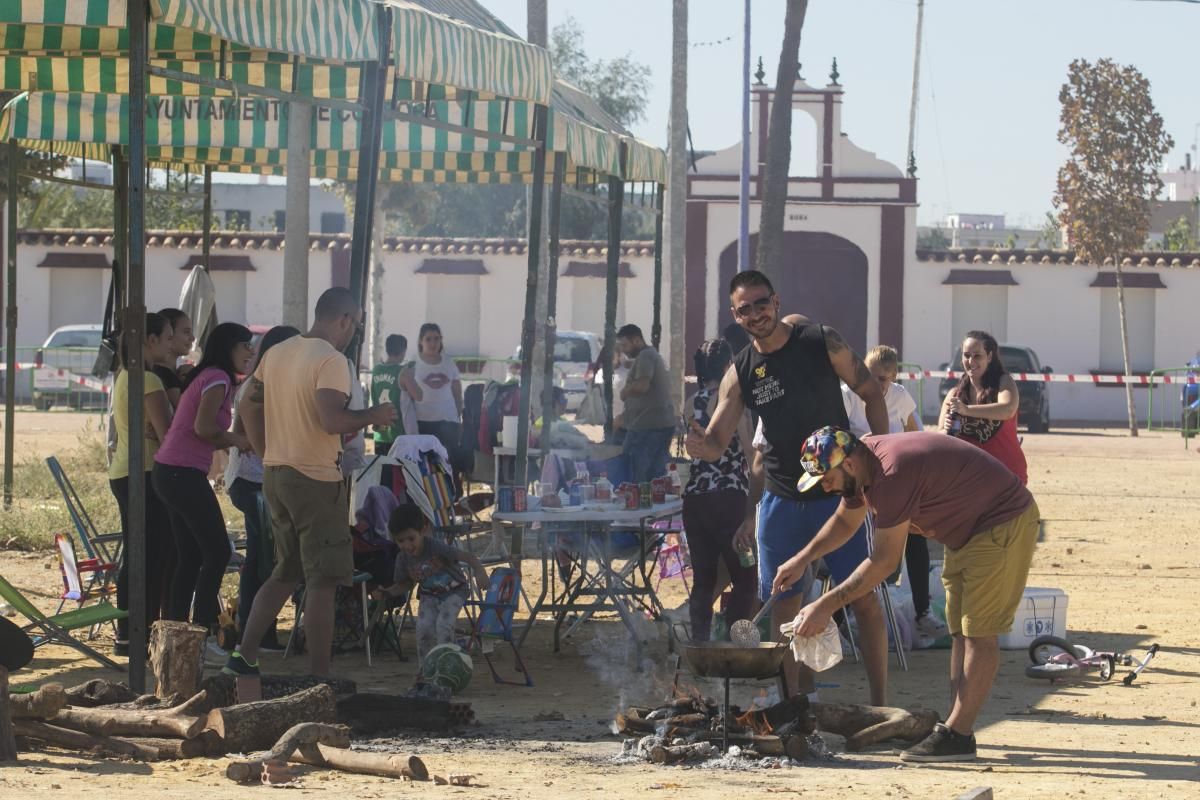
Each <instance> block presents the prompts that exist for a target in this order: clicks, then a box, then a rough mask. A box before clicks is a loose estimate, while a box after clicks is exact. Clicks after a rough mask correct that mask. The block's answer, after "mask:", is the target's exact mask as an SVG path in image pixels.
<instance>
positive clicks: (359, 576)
mask: <svg viewBox="0 0 1200 800" xmlns="http://www.w3.org/2000/svg"><path fill="white" fill-rule="evenodd" d="M370 581H371V573H369V572H355V573H354V578H353V582H354V585H355V586H357V587H359V590H360V592H361V603H362V627H361V629H360V631H361V632H359V631H358V630H355V629H356V628H358V626H359V620H358V619H357V615H352V614H349V613H347V612H346V610H345V608H344V606H343V604H342V598H341V597H340V595H341V592H342V590H343V589H344V588H345V587H338V591H337V593H336V594H335V596H334V614H335V618H334V625H335V628H334V637H335V638H334V641H333V647H334V649H335V651H336V650H345V649H347V644H348V643H349V644H356V643H358V642H362V644H363V646H364V647H365V648H366V650H367V666H368V667H370V666H372V664H371V637H370V635H369V633H370V630H371V619H370V614H369V611H370V607H369V606H368V601H369V598H368V595H367V584H368V583H369V582H370ZM307 599H308V587H307V586H305V587H304V588H303V589H302V590H301V591H300V603H299V605H298V606H297V610H296V621H295V623H293V625H292V632H291V633H290V634H288V640H287V645H286V646H285V647H284V648H283V657H284V658H285V659H286V658H287V657H288V656H290V655H291V654H292V650H293V649H295V647H296V645H297V642H296V631H297V630H298V629H299V628H300V625H301V620H302V619H303V618H304V603H305V602H306V601H307ZM339 622H340V623H342V625H343V626H344V627H345V628H346V629H348V630H350V631H351V633H350V634H347V635H344V636H342V638H340V639H338V638H336V637H337V628H336V625H337V623H339ZM351 636H353V637H355V638H354V641H351V638H350V637H351Z"/></svg>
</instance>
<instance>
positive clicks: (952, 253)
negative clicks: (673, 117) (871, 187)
mask: <svg viewBox="0 0 1200 800" xmlns="http://www.w3.org/2000/svg"><path fill="white" fill-rule="evenodd" d="M651 252H652V253H653V251H651ZM917 260H918V261H922V262H926V263H934V264H944V263H966V264H981V265H994V266H1007V265H1009V264H1073V265H1076V266H1081V267H1091V268H1093V269H1095V268H1097V267H1109V268H1111V267H1112V266H1113V262H1112V259H1111V258H1108V259H1105V260H1104V264H1102V265H1097V264H1093V263H1091V262H1089V261H1086V260H1084V259H1082V258H1080V257H1079V256H1078V255H1076V254H1075V253H1074V252H1072V251H1070V250H1026V249H1022V248H1016V249H1009V248H991V247H964V248H958V249H954V250H928V249H925V248H917ZM1121 266H1122V267H1124V268H1127V269H1130V270H1133V271H1136V270H1138V269H1140V268H1145V267H1157V268H1162V267H1172V268H1175V269H1194V268H1200V253H1163V252H1162V251H1146V252H1135V253H1128V254H1126V255H1124V256H1122V257H1121Z"/></svg>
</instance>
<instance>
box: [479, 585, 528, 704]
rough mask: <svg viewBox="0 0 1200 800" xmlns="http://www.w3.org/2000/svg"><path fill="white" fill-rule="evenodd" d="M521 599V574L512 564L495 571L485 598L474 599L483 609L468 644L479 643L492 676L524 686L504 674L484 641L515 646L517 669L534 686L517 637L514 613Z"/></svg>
mask: <svg viewBox="0 0 1200 800" xmlns="http://www.w3.org/2000/svg"><path fill="white" fill-rule="evenodd" d="M520 600H521V573H520V572H518V571H517V570H515V569H513V568H512V567H498V568H496V569H495V570H493V571H492V577H491V581H490V582H489V584H488V590H487V595H486V596H485V597H484V598H483V600H479V601H472V603H471V605H473V606H475V607H476V608H478V609H479V617H478V618H477V619H476V620H475V626H474V630H473V631H472V633H471V641H470V642H469V643H468V645H467V650H468V652H469V651H470V650H471V649H472V648H474V646H475V645H476V643H478V644H479V651H480V653H481V654H482V655H483V660H484V661H486V662H487V665H488V669H490V670H491V671H492V679H493V680H494V681H495V682H496V683H507V684H511V685H513V686H520V685H521V681H510V680H505V679H504V678H502V677H500V673H499V672H498V671H497V670H496V665H495V664H493V663H492V655H491V651H490V649H489V648H488V647H486V646H485V644H484V641H483V640H484V639H485V638H486V639H499V640H500V641H504V642H508V646H509V647H511V648H512V651H513V660H514V661H515V662H516V668H517V671H518V672H520V673H522V674H523V675H524V676H525V681H524V685H525V686H533V677H532V676H530V674H529V669H528V668H527V667H526V666H525V661H524V660H523V659H522V658H521V651H520V649H519V648H518V647H517V642H516V641H515V640H514V639H513V614H514V613H515V612H516V610H517V606H518V605H519V604H520Z"/></svg>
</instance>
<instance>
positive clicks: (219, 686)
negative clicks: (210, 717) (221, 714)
mask: <svg viewBox="0 0 1200 800" xmlns="http://www.w3.org/2000/svg"><path fill="white" fill-rule="evenodd" d="M260 680H261V687H262V689H261V691H262V698H261V699H263V700H275V699H277V698H280V697H287V696H288V695H289V694H295V693H296V692H299V691H303V690H304V689H311V688H312V687H314V686H320V685H322V684H324V685H326V686H329V687H331V688H332V689H333V692H334V694H336V695H338V696H342V695H350V694H354V693H355V691H356V690H357V688H358V687H357V685H356V684H355V683H354V681H349V680H343V679H341V678H318V677H316V676H313V675H262V676H260ZM236 686H237V679H235V678H234V677H233V676H231V675H224V674H217V675H210V676H209V677H207V678H205V679H204V680H202V681H201V682H200V688H201V689H203V690H204V691H205V693H206V694H207V696H208V702H209V706H208V708H207V709H205V711H211V710H212V709H214V708H225V707H226V706H232V705H237V703H238V702H239V701H238V696H237V688H236Z"/></svg>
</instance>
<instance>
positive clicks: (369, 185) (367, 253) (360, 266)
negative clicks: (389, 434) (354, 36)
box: [348, 7, 392, 367]
mask: <svg viewBox="0 0 1200 800" xmlns="http://www.w3.org/2000/svg"><path fill="white" fill-rule="evenodd" d="M376 13H377V14H378V16H379V60H378V61H377V62H370V63H368V64H367V65H366V67H365V68H364V69H363V96H364V97H366V98H367V100H368V106H367V108H366V109H365V110H364V111H363V138H362V148H361V149H360V150H359V165H358V167H359V168H358V180H357V182H356V183H355V187H354V233H353V235H352V236H351V238H350V292H351V293H352V294H353V295H354V296H355V297H356V298H358V303H359V305H360V306H361V307H362V308H363V309H364V310H365V309H366V304H367V269H368V267H369V266H370V261H371V243H372V242H373V241H374V236H373V234H372V228H373V227H374V225H375V190H376V187H377V185H378V183H379V151H380V148H381V147H382V146H383V119H384V113H385V110H386V109H385V107H384V106H385V102H384V99H385V95H386V90H387V69H388V65H389V63H390V59H391V53H392V12H391V10H390V9H387V8H383V7H380V8H379V10H378V11H377V12H376ZM364 338H365V337H364V336H363V334H362V332H361V331H360V332H358V333H356V334H355V335H354V341H352V342H351V343H350V349H349V351H348V352H350V353H353V354H354V355H353V360H354V364H355V367H357V366H358V364H359V361H360V359H361V357H362V346H363V340H364Z"/></svg>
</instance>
